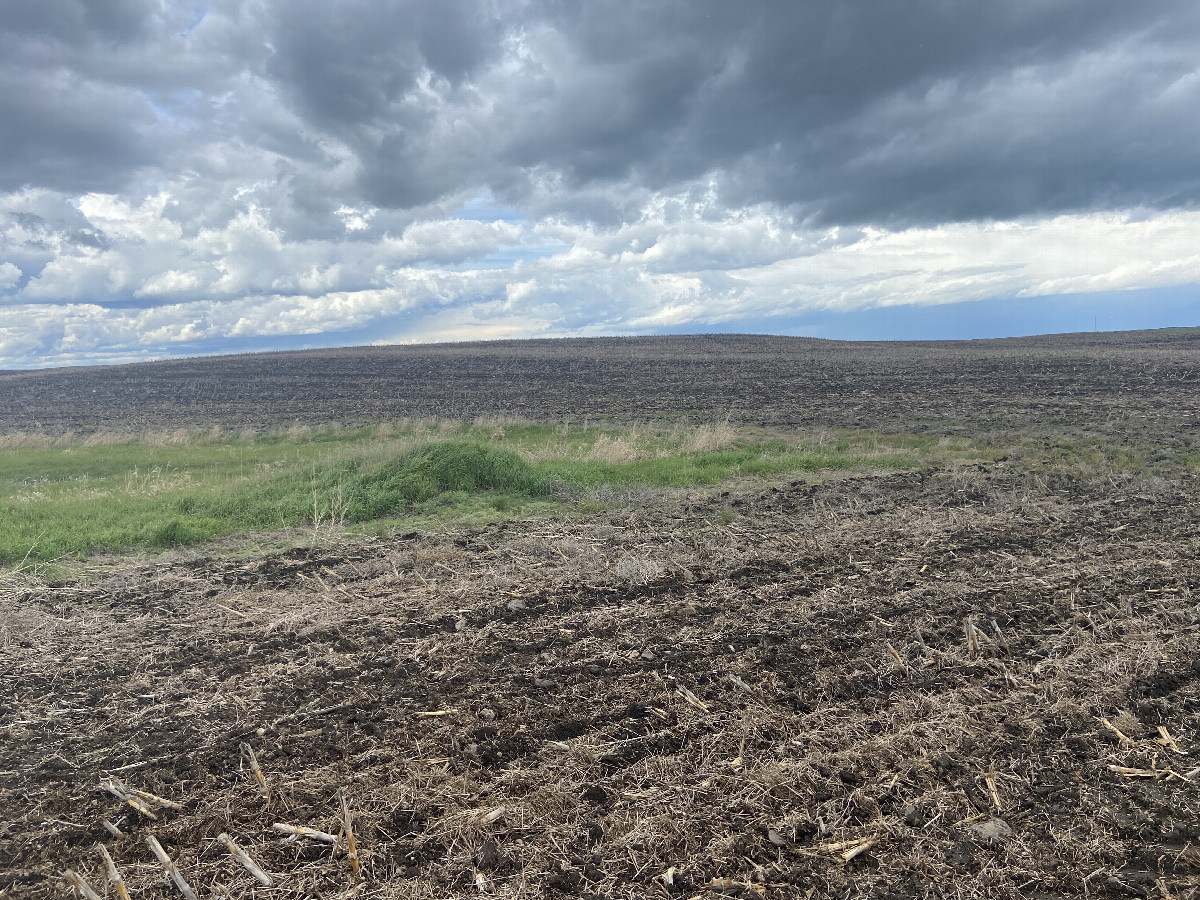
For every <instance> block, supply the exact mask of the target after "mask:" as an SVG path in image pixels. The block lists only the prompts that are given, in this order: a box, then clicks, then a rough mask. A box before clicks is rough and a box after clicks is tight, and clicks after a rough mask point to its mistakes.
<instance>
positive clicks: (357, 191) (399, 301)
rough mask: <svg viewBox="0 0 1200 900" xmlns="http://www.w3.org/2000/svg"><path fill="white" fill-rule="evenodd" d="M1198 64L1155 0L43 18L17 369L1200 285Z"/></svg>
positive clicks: (5, 291)
mask: <svg viewBox="0 0 1200 900" xmlns="http://www.w3.org/2000/svg"><path fill="white" fill-rule="evenodd" d="M1198 50H1200V7H1197V6H1196V5H1195V4H1194V3H1190V2H1155V0H1148V2H1146V3H1140V4H1129V3H1124V2H1109V0H1018V2H1013V3H1008V4H998V5H996V4H993V5H992V6H991V7H987V6H978V5H973V4H959V5H949V6H947V5H946V4H942V3H934V2H923V3H916V4H907V5H905V7H904V9H903V11H901V9H900V7H891V6H887V5H884V6H881V5H879V4H876V3H868V2H844V3H838V4H823V5H810V4H781V3H774V2H761V3H748V4H728V3H724V2H716V0H713V2H699V0H688V2H686V3H684V2H682V0H659V2H655V3H653V4H650V3H640V2H628V0H626V2H621V3H614V2H606V0H597V2H594V3H588V4H574V3H562V2H551V0H529V2H518V0H484V2H478V0H472V2H470V3H467V2H459V0H437V2H432V0H423V2H406V3H387V2H378V0H372V2H367V0H353V2H345V3H339V4H328V3H317V2H312V0H288V2H283V0H220V2H211V3H207V4H199V5H198V4H194V3H191V2H188V3H176V2H170V0H165V2H159V0H103V2H101V0H88V2H86V3H85V2H83V0H46V2H43V3H40V4H19V5H17V8H16V9H15V10H12V11H9V12H6V15H5V18H4V21H3V22H0V366H8V367H19V366H31V365H46V364H55V363H69V362H89V361H118V360H131V359H138V358H145V357H148V356H162V355H169V354H172V353H179V352H217V351H219V350H221V349H223V348H226V347H230V346H262V347H269V346H273V343H272V341H273V340H276V339H279V338H283V337H295V336H300V335H311V336H321V338H322V340H324V341H325V342H329V340H330V336H331V335H333V338H334V339H336V336H337V335H339V334H340V335H346V336H348V337H349V338H352V339H355V340H361V339H364V336H366V338H368V339H376V340H423V339H429V340H433V339H466V338H473V337H497V336H505V337H512V336H545V335H560V334H597V333H637V332H647V331H655V330H659V329H663V328H674V329H678V328H680V327H687V326H689V325H694V326H695V327H696V328H697V329H702V328H704V327H706V326H713V325H719V324H720V323H721V322H726V321H736V320H739V319H745V318H764V317H766V318H769V317H771V316H786V315H792V314H795V313H796V312H799V311H803V310H805V309H817V308H820V309H830V308H833V309H855V308H864V307H871V306H879V305H896V304H906V303H919V304H932V303H953V302H960V301H965V300H974V299H983V298H989V297H1005V296H1010V297H1014V298H1016V297H1029V296H1039V295H1047V294H1064V293H1075V292H1081V291H1100V290H1127V289H1133V288H1145V287H1156V286H1165V285H1178V284H1195V283H1200V250H1197V249H1196V248H1197V242H1196V240H1195V236H1196V235H1197V234H1200V227H1198V226H1200V162H1198V161H1197V157H1196V154H1195V147H1196V146H1200V64H1198V63H1197V59H1200V53H1198ZM238 341H243V342H245V341H249V342H251V343H250V344H237V343H236V342H238ZM255 342H256V343H255Z"/></svg>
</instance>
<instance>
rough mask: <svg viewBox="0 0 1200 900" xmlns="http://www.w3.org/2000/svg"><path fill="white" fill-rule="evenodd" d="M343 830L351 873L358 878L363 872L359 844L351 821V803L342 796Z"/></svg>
mask: <svg viewBox="0 0 1200 900" xmlns="http://www.w3.org/2000/svg"><path fill="white" fill-rule="evenodd" d="M342 829H343V832H342V833H343V834H345V835H346V856H348V857H349V858H350V871H351V872H353V873H354V877H355V878H357V877H358V875H359V872H360V871H361V869H360V867H359V865H358V844H356V843H355V842H354V826H353V825H352V823H351V821H350V802H349V801H348V800H347V799H346V795H345V794H342Z"/></svg>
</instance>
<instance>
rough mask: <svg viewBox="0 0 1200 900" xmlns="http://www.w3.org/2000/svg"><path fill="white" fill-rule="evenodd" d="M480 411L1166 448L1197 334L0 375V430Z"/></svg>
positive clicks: (538, 348) (523, 347)
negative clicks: (1046, 437)
mask: <svg viewBox="0 0 1200 900" xmlns="http://www.w3.org/2000/svg"><path fill="white" fill-rule="evenodd" d="M497 415H500V416H503V415H509V416H514V417H518V418H523V419H532V420H536V421H555V422H561V421H564V420H569V421H573V422H579V421H582V420H584V419H587V418H590V419H591V420H592V421H597V420H610V421H625V420H633V421H653V420H678V418H679V417H681V416H682V417H692V418H698V419H701V420H712V419H714V418H725V417H728V418H730V420H731V421H733V422H737V423H744V424H756V425H782V426H813V425H818V426H821V427H835V426H842V427H848V428H873V429H882V430H888V431H903V432H911V431H927V432H932V433H955V432H960V433H961V432H970V433H978V432H979V430H980V429H994V430H1019V431H1026V430H1028V429H1031V428H1047V429H1064V428H1067V429H1077V430H1082V431H1085V432H1088V433H1095V434H1101V435H1105V436H1112V435H1117V436H1125V437H1128V436H1131V435H1135V436H1138V437H1139V439H1141V438H1142V437H1143V436H1147V437H1149V438H1150V439H1152V440H1154V441H1157V442H1161V443H1169V444H1171V445H1172V446H1177V445H1178V442H1179V441H1180V440H1181V435H1184V436H1188V439H1192V440H1194V435H1195V433H1196V431H1197V429H1198V426H1200V329H1164V330H1162V331H1140V332H1122V333H1107V334H1069V335H1052V336H1048V337H1036V338H1013V339H1005V340H994V341H951V342H919V343H918V342H888V343H864V342H845V341H824V340H817V339H813V338H788V337H771V336H759V335H684V336H669V337H642V338H589V339H578V340H536V341H496V342H491V343H475V344H434V345H425V346H405V347H356V348H348V349H339V350H309V351H295V352H288V353H271V354H253V355H242V356H225V357H209V358H201V359H187V360H168V361H162V362H154V363H143V364H138V365H128V366H107V367H95V368H70V369H56V370H45V371H36V372H16V373H2V372H0V434H3V433H6V432H12V431H28V430H35V429H44V430H46V431H48V432H53V433H61V432H64V431H77V432H89V431H95V430H113V431H138V430H144V429H156V428H174V427H185V428H199V427H209V426H212V425H217V426H220V427H223V428H230V429H241V428H254V429H258V428H263V427H279V426H283V427H287V426H290V425H293V424H300V425H323V424H328V423H333V422H337V423H342V424H354V423H376V422H379V421H382V420H385V419H395V418H400V417H405V416H409V417H414V416H415V417H425V416H436V417H450V418H459V419H468V420H469V419H472V418H474V417H476V416H497Z"/></svg>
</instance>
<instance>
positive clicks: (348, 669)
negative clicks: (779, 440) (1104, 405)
mask: <svg viewBox="0 0 1200 900" xmlns="http://www.w3.org/2000/svg"><path fill="white" fill-rule="evenodd" d="M1198 525H1200V506H1198V504H1197V496H1196V482H1195V478H1194V476H1184V477H1183V478H1182V479H1181V480H1179V481H1176V482H1167V481H1161V480H1153V479H1136V480H1135V479H1121V478H1118V477H1105V478H1098V479H1096V480H1094V481H1091V480H1080V479H1074V478H1070V477H1065V476H1059V477H1041V476H1030V475H1022V474H1018V473H1016V472H1013V471H1012V470H1011V469H1010V468H1009V467H1008V465H1007V464H1006V463H1004V462H1001V463H998V464H995V465H994V466H990V467H980V468H973V469H968V470H963V471H957V472H913V473H897V474H890V475H878V476H869V477H854V478H849V479H845V480H838V481H830V482H827V483H824V484H806V483H801V482H781V483H779V484H776V485H762V484H759V485H757V486H744V487H743V488H742V489H741V490H735V491H731V492H729V493H728V494H718V493H711V494H699V493H694V494H690V495H686V496H684V495H681V496H676V497H674V498H673V499H666V500H660V501H659V502H658V503H655V504H653V505H644V506H637V505H630V506H627V507H623V508H622V509H621V510H619V511H615V512H610V513H607V514H604V515H600V516H597V517H595V518H592V519H588V520H584V521H579V520H575V521H569V520H539V521H534V522H525V523H510V524H508V525H504V526H496V527H492V528H488V529H486V530H480V531H469V532H458V533H450V534H445V535H437V536H416V535H409V536H406V537H398V538H396V539H392V540H373V541H370V542H365V543H360V544H355V545H350V546H343V547H340V548H332V549H330V548H326V549H311V550H298V551H292V552H288V553H285V554H279V555H272V556H266V557H263V558H259V559H255V560H252V561H249V562H222V561H220V560H217V559H213V558H204V557H199V558H194V559H181V560H178V561H176V562H173V563H172V562H160V563H159V564H157V565H146V566H145V567H144V568H134V569H129V568H126V569H125V570H122V571H121V572H119V573H115V574H111V575H110V576H108V577H107V578H104V579H102V580H100V581H98V582H96V583H91V584H84V583H70V584H59V585H49V584H43V583H40V582H37V581H35V580H33V579H28V580H26V581H24V582H22V583H18V582H16V581H15V580H14V581H11V582H10V584H9V589H8V590H7V591H6V592H5V595H4V596H3V598H2V599H0V616H2V618H0V621H3V623H4V624H3V627H2V628H0V654H2V655H0V659H3V665H4V679H3V682H2V685H3V687H2V693H0V727H2V728H3V731H0V736H2V743H0V808H3V809H4V810H6V813H5V816H4V823H3V825H0V890H4V891H7V892H8V893H7V895H8V896H31V897H49V896H53V895H62V894H63V893H64V891H65V890H66V888H65V887H64V883H63V881H62V880H61V878H60V877H59V872H60V871H61V870H63V869H67V868H71V869H75V870H78V871H80V872H83V873H85V874H86V875H87V877H89V879H90V880H91V881H92V882H93V883H94V884H98V885H99V884H102V883H103V870H102V868H101V864H100V860H99V857H98V856H97V855H96V851H95V845H96V844H97V843H103V844H105V845H106V846H107V847H108V848H109V849H110V851H111V853H112V855H113V857H114V858H115V859H116V861H117V864H118V865H119V866H120V867H121V869H122V871H123V874H124V877H125V879H126V882H127V883H128V885H129V887H130V889H131V891H132V892H133V893H134V895H135V896H162V897H166V896H171V895H172V894H173V888H171V887H170V885H169V884H167V883H166V881H165V878H164V876H163V872H162V869H161V867H160V866H159V865H158V863H157V862H155V860H154V859H153V857H152V856H151V855H150V853H149V851H148V850H147V849H146V846H145V845H144V842H143V838H144V836H145V835H147V834H151V833H152V834H154V835H156V836H157V837H158V838H159V839H160V841H161V842H162V843H163V845H164V846H165V847H166V848H167V850H168V852H169V853H170V854H171V856H172V857H174V858H175V859H176V860H177V863H178V866H179V868H180V871H181V872H182V874H183V875H184V876H185V877H186V878H187V880H188V881H189V882H190V883H191V885H192V886H193V887H194V888H195V889H196V890H197V891H198V893H199V894H200V896H202V897H203V896H222V897H249V896H251V895H257V894H259V893H263V892H264V889H262V888H259V887H258V886H257V884H256V882H254V881H253V879H252V878H251V876H250V875H249V874H248V873H246V872H245V871H244V870H242V869H241V868H240V867H239V866H238V865H237V864H236V863H235V862H234V860H233V858H232V857H231V856H230V855H229V854H228V852H227V851H226V849H225V848H224V846H223V845H222V844H221V843H220V842H218V840H217V836H218V835H219V834H221V833H225V832H227V833H229V834H231V835H232V836H233V837H234V838H235V839H236V840H237V841H238V842H239V844H240V845H241V846H242V847H243V848H244V849H246V850H247V851H248V852H249V853H250V854H251V856H252V857H253V858H254V859H255V860H256V861H257V862H258V863H259V864H260V865H261V866H262V867H263V868H264V869H266V870H267V871H268V872H269V873H271V875H272V876H273V878H274V887H273V888H271V889H270V890H269V891H266V892H265V893H270V894H272V895H278V896H296V897H301V896H303V897H335V896H339V897H340V896H351V895H355V896H363V897H449V896H461V897H466V896H478V895H480V888H481V887H482V888H483V889H484V890H486V891H488V892H491V893H493V894H494V895H496V896H503V897H556V896H572V897H576V896H578V897H596V898H609V897H648V896H662V897H684V898H689V897H695V896H721V895H724V896H741V897H772V898H774V897H778V898H783V897H807V896H818V897H827V896H872V897H875V896H877V897H916V896H937V897H1062V896H1087V897H1160V898H1166V897H1176V898H1184V897H1196V896H1200V847H1198V845H1200V771H1197V768H1198V767H1200V614H1198V611H1197V607H1196V596H1195V595H1196V591H1197V590H1200V563H1198V561H1197V560H1198V557H1200V553H1198V551H1200V528H1198ZM968 617H972V618H971V621H972V623H973V625H974V626H975V627H976V628H977V629H978V631H979V632H980V633H981V636H980V637H979V638H978V642H979V648H978V650H973V649H971V648H970V647H969V646H968V643H967V639H966V633H965V628H966V626H965V620H966V619H967V618H968ZM243 743H247V744H249V745H250V746H251V747H252V748H253V749H254V751H255V753H256V755H257V758H258V760H259V761H260V763H261V765H262V767H263V769H264V771H265V773H266V777H267V779H268V780H269V785H270V789H271V796H270V800H269V802H267V801H264V799H263V798H262V796H261V794H260V792H259V790H258V788H257V787H256V783H255V781H254V779H253V777H252V775H251V773H250V771H249V769H248V768H247V764H246V761H245V758H244V756H243V754H242V753H241V751H240V746H241V744H243ZM109 774H117V775H118V776H119V777H120V778H123V779H124V780H125V783H126V784H127V785H128V786H129V787H131V788H138V789H142V790H146V791H149V792H152V793H154V794H157V795H160V796H162V797H165V798H169V799H173V800H175V801H178V802H179V803H181V804H182V809H180V810H170V809H163V808H158V807H154V806H150V807H149V808H150V809H151V810H152V811H157V816H158V819H157V821H150V820H148V819H147V818H146V817H145V816H143V815H142V814H140V813H138V812H135V811H134V810H133V809H132V808H131V807H130V806H128V805H127V804H123V803H121V802H120V801H118V800H117V799H115V798H113V797H112V796H110V795H108V794H106V793H104V792H103V791H101V790H99V789H98V787H97V785H98V783H99V782H100V780H101V778H102V777H104V776H106V775H109ZM343 793H344V794H345V796H346V797H347V798H348V799H349V801H350V803H351V806H352V809H353V814H354V829H355V835H356V837H357V846H358V853H359V856H360V859H361V860H362V865H363V879H362V880H360V881H356V880H355V879H354V877H353V876H352V874H351V871H350V868H349V862H348V859H347V857H346V853H345V848H344V847H342V846H339V847H337V848H330V847H328V846H325V845H323V844H318V843H315V842H312V841H298V842H288V841H287V840H285V839H284V836H283V835H282V834H279V833H277V832H275V831H273V830H272V825H273V824H274V823H277V822H282V823H290V824H296V825H306V826H310V827H314V828H317V829H320V830H324V831H329V832H338V831H339V829H340V824H339V815H340V813H339V808H340V807H339V803H340V799H339V798H340V797H341V796H342V794H343ZM104 818H107V819H109V820H110V821H112V822H114V823H117V824H118V825H119V827H120V828H121V830H122V831H123V832H124V833H125V836H123V837H120V838H113V837H111V836H110V835H108V834H107V833H106V832H105V831H104V830H103V829H102V827H101V824H100V823H101V820H102V819H104Z"/></svg>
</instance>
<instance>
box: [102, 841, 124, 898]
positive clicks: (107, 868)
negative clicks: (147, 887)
mask: <svg viewBox="0 0 1200 900" xmlns="http://www.w3.org/2000/svg"><path fill="white" fill-rule="evenodd" d="M96 850H97V852H99V854H100V859H102V860H103V861H104V872H105V874H106V875H107V876H108V883H109V884H111V885H112V887H113V890H114V891H116V892H117V896H118V897H119V898H120V900H129V889H128V888H126V887H125V879H124V878H122V877H121V870H120V869H118V868H117V864H116V863H115V862H113V858H112V856H111V855H109V852H108V848H107V847H105V846H104V845H103V844H99V845H97V846H96Z"/></svg>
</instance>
